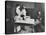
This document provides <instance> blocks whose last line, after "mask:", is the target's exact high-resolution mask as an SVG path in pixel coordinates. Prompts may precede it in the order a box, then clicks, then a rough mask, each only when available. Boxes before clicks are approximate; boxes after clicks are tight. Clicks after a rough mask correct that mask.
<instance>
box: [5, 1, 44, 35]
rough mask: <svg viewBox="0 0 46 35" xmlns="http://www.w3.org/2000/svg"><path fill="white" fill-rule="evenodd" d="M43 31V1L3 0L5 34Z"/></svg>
mask: <svg viewBox="0 0 46 35" xmlns="http://www.w3.org/2000/svg"><path fill="white" fill-rule="evenodd" d="M41 32H45V3H40V2H24V1H5V34H25V33H41Z"/></svg>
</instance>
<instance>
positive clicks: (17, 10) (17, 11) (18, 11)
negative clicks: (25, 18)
mask: <svg viewBox="0 0 46 35" xmlns="http://www.w3.org/2000/svg"><path fill="white" fill-rule="evenodd" d="M19 8H20V7H17V8H16V13H17V14H18V15H20V10H19Z"/></svg>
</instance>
